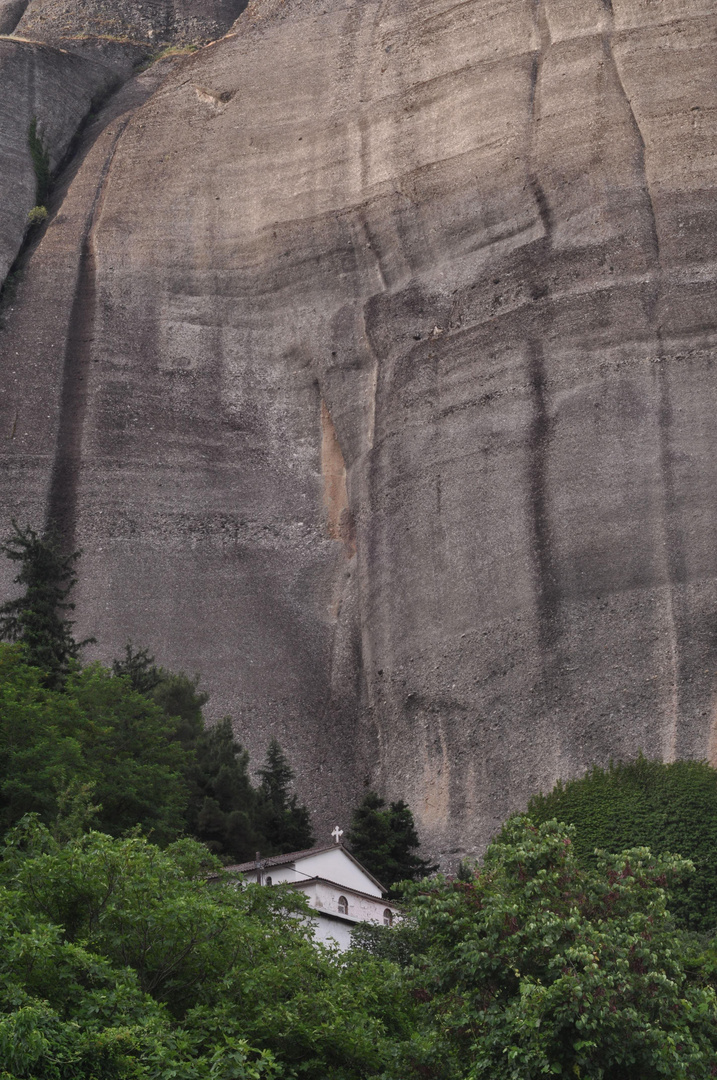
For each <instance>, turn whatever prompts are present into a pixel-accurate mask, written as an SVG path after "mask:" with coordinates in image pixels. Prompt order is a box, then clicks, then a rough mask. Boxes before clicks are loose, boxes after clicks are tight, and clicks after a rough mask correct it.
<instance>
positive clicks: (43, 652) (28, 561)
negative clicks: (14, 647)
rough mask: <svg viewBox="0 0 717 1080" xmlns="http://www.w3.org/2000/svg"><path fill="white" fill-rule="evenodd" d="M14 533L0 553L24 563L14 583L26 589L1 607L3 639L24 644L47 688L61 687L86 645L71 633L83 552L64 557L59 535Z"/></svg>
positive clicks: (30, 531) (28, 530) (27, 530)
mask: <svg viewBox="0 0 717 1080" xmlns="http://www.w3.org/2000/svg"><path fill="white" fill-rule="evenodd" d="M12 528H13V531H12V533H11V535H10V536H9V537H8V538H7V540H5V541H4V542H2V543H0V553H2V554H3V555H5V556H7V558H8V559H10V560H12V561H13V562H19V563H20V569H19V572H18V574H17V575H16V577H15V578H14V582H15V584H16V585H23V586H24V587H25V588H24V592H23V593H22V595H20V596H18V597H15V598H14V599H12V600H7V601H6V602H5V603H4V604H2V605H0V638H2V639H4V640H6V641H20V642H22V644H23V645H24V646H25V650H26V655H27V658H28V661H29V663H30V664H32V665H33V666H35V667H38V668H39V669H40V670H41V671H43V672H44V679H45V682H46V683H47V684H48V686H59V685H60V684H61V683H62V681H63V679H64V678H65V676H66V675H67V673H68V671H69V670H70V665H71V663H72V661H76V660H77V659H78V658H79V654H80V650H81V649H82V647H83V645H88V644H89V643H90V639H87V640H86V641H81V642H77V641H75V638H74V636H73V633H72V628H73V625H74V624H73V622H72V620H71V619H70V618H69V617H68V612H70V611H73V610H74V607H75V605H74V603H73V602H72V601H71V600H70V599H69V595H70V593H71V592H72V589H73V588H74V586H75V584H76V581H77V571H76V563H77V560H78V559H79V557H80V552H79V551H75V552H73V553H72V554H69V555H68V554H66V553H64V552H63V550H62V546H61V542H60V539H59V537H57V536H55V535H54V534H52V533H49V534H47V535H45V536H38V534H37V533H36V532H35V531H34V529H31V528H30V527H29V526H28V527H27V528H25V529H21V528H20V527H19V526H18V525H17V523H16V522H15V521H13V523H12Z"/></svg>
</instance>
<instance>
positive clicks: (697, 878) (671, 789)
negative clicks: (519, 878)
mask: <svg viewBox="0 0 717 1080" xmlns="http://www.w3.org/2000/svg"><path fill="white" fill-rule="evenodd" d="M528 813H529V814H530V815H531V817H532V818H533V819H534V820H535V821H536V822H542V821H549V820H550V819H551V818H557V819H558V820H559V821H567V822H570V823H572V824H574V825H575V826H576V829H577V832H576V836H575V850H576V852H577V854H578V856H579V857H580V859H581V860H582V861H583V862H584V863H585V864H586V865H591V866H595V865H596V864H597V860H598V857H599V856H598V855H597V854H596V852H597V851H599V850H603V851H620V850H622V849H623V848H627V847H636V846H644V847H649V848H650V850H651V851H653V852H656V853H660V852H672V853H673V854H678V855H682V856H684V857H685V858H687V859H691V860H692V862H693V863H694V865H695V871H696V872H695V873H694V874H691V875H689V876H688V877H687V878H685V879H684V881H682V882H681V883H680V884H679V885H677V886H676V887H675V891H674V894H673V896H672V899H671V910H672V912H673V914H674V915H675V917H676V918H677V919H678V920H679V921H680V922H681V924H682V925H684V926H685V927H688V928H690V929H693V930H699V931H703V932H705V931H710V932H714V931H715V929H717V770H715V769H713V768H712V767H711V766H709V765H708V764H707V763H706V762H704V761H675V762H672V763H670V764H665V763H664V762H661V761H648V760H647V759H646V758H644V757H642V756H641V757H639V758H638V759H637V760H636V761H632V762H625V763H619V764H611V765H609V766H608V768H606V769H600V768H593V769H591V770H590V771H589V772H588V773H587V774H586V775H585V776H584V777H582V778H581V779H578V780H571V781H569V782H568V783H566V784H562V783H558V784H557V785H556V787H555V788H554V789H553V791H551V792H550V793H549V794H547V795H537V796H536V797H535V798H533V799H532V800H531V802H530V804H529V807H528Z"/></svg>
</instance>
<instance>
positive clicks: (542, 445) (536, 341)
mask: <svg viewBox="0 0 717 1080" xmlns="http://www.w3.org/2000/svg"><path fill="white" fill-rule="evenodd" d="M533 17H534V25H535V31H536V33H537V35H538V37H539V48H538V50H537V51H536V52H535V53H534V54H533V60H532V66H531V72H530V99H529V110H530V134H529V138H530V144H529V148H528V160H529V162H530V166H529V174H528V185H529V188H530V191H531V192H532V195H533V198H534V199H535V204H536V207H537V211H538V215H539V217H540V221H541V223H542V226H543V231H544V243H545V244H546V245H547V247H548V248H549V247H550V245H551V243H552V236H553V230H554V220H553V214H552V211H551V208H550V203H549V201H548V197H547V195H546V193H545V189H544V188H543V185H542V183H541V181H540V179H539V176H538V164H537V163H538V152H537V141H538V130H539V124H540V75H541V69H542V64H543V60H544V58H545V54H546V52H547V50H548V49H549V47H550V32H549V27H548V23H547V18H546V15H545V10H544V5H543V3H542V2H541V0H533ZM548 257H549V256H548V253H547V251H545V252H544V253H543V257H542V258H539V259H538V262H537V264H536V273H535V277H536V280H535V281H534V282H533V287H532V292H533V296H534V298H535V299H536V300H540V301H542V303H543V305H545V304H547V305H549V304H550V300H549V298H548V296H549V291H550V290H549V286H548V283H547V282H546V281H545V270H544V268H543V265H542V264H543V263H544V261H545V259H546V258H548ZM545 298H548V299H545ZM549 317H550V314H549V311H548V310H546V311H545V312H544V319H543V325H546V323H547V322H548V321H549ZM527 362H528V381H529V387H530V396H531V402H532V410H533V412H532V419H531V421H530V425H529V428H528V433H527V458H528V465H527V468H528V477H527V483H528V500H529V516H530V521H529V530H530V534H531V542H532V554H533V573H534V579H535V602H536V613H537V619H538V640H539V644H540V651H541V656H542V659H543V676H544V678H545V676H546V674H547V669H548V668H549V667H550V666H551V664H552V660H553V659H554V656H555V647H556V641H557V628H558V605H559V596H558V588H557V575H556V568H555V564H554V560H553V554H552V544H551V530H550V507H549V495H548V491H549V485H548V461H549V452H550V435H551V421H550V416H549V411H548V400H547V397H548V391H547V378H546V373H545V356H544V349H543V342H542V340H541V339H540V338H538V337H537V336H536V335H535V333H533V334H531V336H530V337H529V339H528V342H527Z"/></svg>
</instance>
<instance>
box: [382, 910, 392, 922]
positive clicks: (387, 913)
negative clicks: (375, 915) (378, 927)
mask: <svg viewBox="0 0 717 1080" xmlns="http://www.w3.org/2000/svg"><path fill="white" fill-rule="evenodd" d="M383 925H384V926H393V912H392V911H391V909H390V908H386V910H385V911H384V913H383Z"/></svg>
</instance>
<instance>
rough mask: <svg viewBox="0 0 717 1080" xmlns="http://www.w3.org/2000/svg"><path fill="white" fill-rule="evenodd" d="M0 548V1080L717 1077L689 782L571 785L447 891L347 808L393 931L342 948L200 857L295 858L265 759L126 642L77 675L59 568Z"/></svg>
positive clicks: (30, 538) (654, 773) (512, 828)
mask: <svg viewBox="0 0 717 1080" xmlns="http://www.w3.org/2000/svg"><path fill="white" fill-rule="evenodd" d="M3 550H4V551H5V554H6V555H9V557H10V558H11V559H13V561H15V562H16V563H19V567H20V572H19V574H18V575H17V577H16V579H15V582H16V584H17V585H18V586H20V587H21V589H24V591H23V592H22V595H20V596H18V597H16V598H15V599H13V600H9V601H7V603H6V604H4V605H3V606H2V608H0V619H2V622H0V632H1V633H2V636H4V637H5V638H9V639H10V640H9V641H6V642H5V643H2V644H0V832H1V833H2V834H4V841H0V1080H329V1078H330V1080H539V1078H541V1077H544V1076H549V1075H553V1076H554V1075H564V1076H570V1077H577V1078H578V1080H581V1078H582V1080H587V1078H589V1080H657V1078H659V1077H665V1078H669V1080H688V1078H689V1080H708V1078H713V1077H715V1076H717V998H716V995H715V984H717V946H716V945H715V942H714V941H713V940H711V939H710V937H709V935H708V934H707V933H702V934H701V935H697V934H695V933H694V932H691V930H690V929H689V928H690V927H693V926H698V927H699V928H700V929H702V930H705V929H706V928H707V927H708V926H711V925H712V923H710V918H711V915H710V910H711V909H710V907H709V904H710V903H711V902H712V901H711V897H710V895H709V890H710V888H711V885H710V882H711V881H712V878H710V876H709V874H710V867H709V857H710V851H711V850H713V848H711V847H710V845H711V844H712V831H711V830H712V822H713V820H714V816H713V802H712V800H713V797H714V780H713V773H712V771H711V770H709V767H708V766H704V765H699V764H697V765H695V764H694V763H692V764H691V765H689V766H688V765H687V763H680V765H681V768H677V767H676V766H668V767H664V766H661V767H658V766H657V765H656V764H655V763H652V762H644V761H640V762H637V763H634V764H633V766H629V767H628V766H625V767H617V766H616V767H614V768H612V769H610V770H607V771H604V772H600V770H595V771H594V772H593V773H591V774H590V776H589V777H587V778H586V779H585V781H582V782H580V784H582V786H580V784H576V785H565V786H564V787H559V788H558V789H557V790H556V792H553V793H552V794H551V795H549V796H546V797H544V798H541V799H537V800H535V801H534V807H533V810H534V814H535V820H531V818H529V817H516V818H513V819H511V820H509V821H508V822H507V823H506V824H505V826H504V828H503V830H502V832H501V833H500V834H499V836H498V837H497V838H496V840H495V841H494V842H493V844H492V845H491V846H490V847H489V849H488V851H487V853H486V855H485V860H484V863H483V864H482V865H481V866H478V865H476V866H472V867H468V866H466V865H464V866H463V867H462V870H461V873H460V875H459V876H457V877H455V878H452V877H447V876H443V875H438V876H434V877H432V878H426V875H427V874H429V873H431V872H432V871H433V870H434V869H435V867H433V866H431V865H430V864H429V863H428V862H427V860H425V859H423V858H421V856H420V855H419V843H418V835H417V832H416V829H415V825H414V822H413V816H412V814H411V811H410V808H409V807H408V805H407V804H406V803H405V802H403V801H398V802H392V803H390V804H389V805H388V806H387V805H386V803H385V802H384V800H383V799H381V798H380V796H379V795H377V794H376V793H375V792H372V791H369V792H367V794H366V796H365V798H364V799H363V801H362V803H361V805H360V806H359V807H357V809H356V811H355V813H354V815H353V819H352V823H351V828H350V830H349V831H348V836H347V839H348V841H349V844H350V845H351V849H352V850H353V852H354V853H355V855H356V856H357V858H358V859H359V860H360V861H361V862H363V863H364V864H365V865H366V866H367V868H368V869H369V870H370V871H371V872H372V873H373V874H375V876H376V877H377V878H378V879H379V880H381V881H383V882H384V883H385V884H386V885H391V886H392V887H393V889H394V890H395V891H396V892H397V893H398V894H399V895H401V899H402V909H403V916H402V919H401V920H400V921H399V925H398V926H397V927H396V928H395V929H389V928H387V927H384V926H378V925H375V926H368V925H364V926H363V927H361V928H360V929H358V930H357V931H356V933H355V935H354V943H353V947H352V948H351V949H350V950H348V951H347V952H343V953H340V952H339V951H338V950H337V949H332V948H327V947H324V946H321V945H319V944H317V943H316V942H315V940H314V938H313V929H312V922H311V919H310V909H309V907H308V902H307V900H306V899H305V897H304V896H303V895H302V894H300V893H298V892H296V891H295V890H293V889H292V888H291V887H290V886H283V885H279V886H275V887H271V888H266V887H262V886H260V885H257V884H253V883H247V882H245V881H242V880H241V878H240V877H238V876H237V875H235V874H232V873H230V872H228V871H227V870H225V869H224V865H225V864H226V863H227V862H228V861H230V860H233V861H238V860H241V861H247V860H249V859H250V858H251V857H252V856H253V854H254V851H255V850H256V849H257V848H258V849H259V850H261V851H262V852H263V853H264V854H272V853H274V852H276V853H281V852H285V851H288V850H294V849H301V848H305V847H309V846H311V844H312V843H313V837H312V835H311V829H310V825H309V815H308V811H307V810H306V808H305V807H302V806H300V805H299V803H298V801H297V798H296V796H295V794H293V792H292V788H291V785H292V781H293V778H294V776H293V770H292V768H291V765H290V763H289V761H288V759H287V758H286V756H285V754H284V752H283V751H282V749H281V747H280V746H279V744H278V743H277V742H276V741H272V742H271V743H270V745H269V747H268V751H267V757H266V761H265V763H264V765H263V767H262V768H261V769H260V770H259V782H258V783H257V784H256V785H255V784H254V783H252V780H251V777H250V775H249V770H248V755H247V753H246V751H245V750H244V749H243V748H242V747H241V746H240V745H239V744H238V743H237V742H236V739H235V737H234V734H233V730H232V725H231V721H230V719H229V718H223V719H220V720H218V721H217V722H215V723H214V724H211V725H208V724H206V723H205V718H204V713H205V709H206V706H207V695H206V694H205V693H204V692H203V691H202V690H201V689H200V686H199V680H198V677H196V676H193V677H192V676H189V675H187V674H185V673H183V672H170V671H167V670H165V669H164V668H163V667H161V666H160V665H158V664H157V663H156V662H155V659H154V657H153V656H152V655H151V653H150V652H149V651H148V650H147V649H136V648H134V647H133V646H132V645H131V644H130V645H128V646H127V647H126V649H125V652H124V655H123V656H122V657H121V658H117V659H116V660H115V661H114V662H113V664H112V665H111V667H105V666H103V665H101V664H98V663H94V664H85V665H83V664H82V663H81V661H80V657H81V651H82V644H83V643H79V642H76V641H75V638H74V635H73V625H72V622H71V619H70V614H71V612H72V602H71V600H70V598H69V597H70V593H71V590H72V587H73V585H74V582H75V565H76V560H77V557H78V556H77V555H75V554H73V555H70V556H67V555H66V554H65V553H64V552H63V550H62V548H61V546H60V545H59V543H58V542H56V541H55V540H54V539H53V538H52V537H40V536H38V535H36V534H35V533H34V532H32V530H29V529H27V530H21V529H18V528H17V527H15V531H14V533H13V535H12V536H11V537H10V539H9V540H8V541H7V542H6V544H5V546H4V548H3ZM665 770H667V771H665ZM670 785H672V786H670ZM665 792H667V794H665ZM561 800H563V801H562V803H561ZM571 800H572V801H571ZM586 808H587V809H586ZM556 809H557V810H559V811H560V812H561V814H563V813H564V815H565V816H568V815H569V816H571V817H573V818H576V819H577V818H579V817H580V813H583V819H584V820H583V823H582V824H581V823H580V822H578V823H577V826H572V825H561V824H559V823H558V821H557V820H555V813H554V812H555V811H556ZM660 814H662V817H661V816H660ZM670 814H671V815H672V816H671V817H670V816H669V815H670ZM548 815H549V818H548ZM611 815H612V816H611ZM666 815H668V816H666ZM542 818H546V820H542ZM598 825H599V826H600V827H601V828H603V829H604V830H605V831H604V832H603V833H599V830H598V828H597V826H598ZM638 826H639V828H640V829H642V830H643V831H642V832H641V833H639V836H638ZM670 828H673V829H674V831H673V833H670V831H669V830H670ZM650 830H652V831H651V832H650ZM596 837H597V838H598V843H599V842H600V841H602V842H603V846H604V847H605V848H607V849H611V850H612V851H613V852H617V853H616V854H602V855H596V854H595V853H594V852H593V848H594V846H595V840H596ZM643 837H645V838H647V839H649V840H650V841H651V842H652V843H653V845H654V850H655V852H657V854H655V853H651V852H650V850H648V848H647V847H646V846H644V840H643ZM635 838H637V840H639V842H640V846H636V839H635ZM673 841H674V848H673V850H675V851H676V850H677V849H678V848H681V854H693V853H694V856H695V860H696V862H697V863H698V869H697V872H695V871H694V867H693V865H692V863H690V862H689V861H688V860H686V859H684V858H680V857H679V855H678V854H676V853H675V854H663V853H661V852H664V850H665V848H666V845H667V842H669V844H670V847H672V844H673ZM618 845H624V846H625V847H626V848H627V849H628V850H622V851H621V850H620V849H619V846H618ZM419 879H422V880H419ZM401 881H402V882H403V884H402V885H400V884H398V883H399V882H401ZM680 905H682V906H681V907H680ZM673 906H674V908H675V910H676V911H677V912H678V914H679V919H678V920H676V919H675V918H673V916H672V914H671V911H672V909H673Z"/></svg>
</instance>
